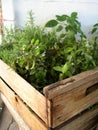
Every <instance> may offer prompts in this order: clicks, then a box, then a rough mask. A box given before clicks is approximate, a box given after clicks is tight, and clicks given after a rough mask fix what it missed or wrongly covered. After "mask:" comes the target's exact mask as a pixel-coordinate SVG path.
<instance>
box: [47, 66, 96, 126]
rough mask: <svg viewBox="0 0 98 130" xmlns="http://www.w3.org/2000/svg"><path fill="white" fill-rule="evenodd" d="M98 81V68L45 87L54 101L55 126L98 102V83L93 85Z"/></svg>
mask: <svg viewBox="0 0 98 130" xmlns="http://www.w3.org/2000/svg"><path fill="white" fill-rule="evenodd" d="M61 82H63V84H62V85H61V84H60V83H61ZM96 83H98V68H96V69H94V70H90V71H87V72H83V73H81V74H78V75H76V76H73V77H72V78H68V79H66V80H63V81H60V82H57V84H56V83H55V84H53V85H54V86H53V87H52V85H50V86H48V87H49V88H48V87H46V88H45V91H44V92H45V95H46V96H47V98H49V99H51V101H52V127H53V128H55V127H57V126H58V125H60V124H62V123H63V122H65V121H67V120H69V119H70V118H72V117H73V116H75V115H77V114H78V113H80V112H81V111H83V110H85V109H87V108H88V107H89V106H91V105H93V104H94V103H96V102H98V85H95V86H93V85H94V84H96ZM57 85H58V87H57ZM91 86H93V87H91Z"/></svg>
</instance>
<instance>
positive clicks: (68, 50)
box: [0, 12, 98, 92]
mask: <svg viewBox="0 0 98 130" xmlns="http://www.w3.org/2000/svg"><path fill="white" fill-rule="evenodd" d="M29 16H30V18H29V22H27V23H26V25H25V26H24V27H23V28H19V27H15V29H12V28H11V29H10V30H8V29H6V34H5V35H4V37H3V44H2V45H1V46H0V59H2V60H4V61H5V62H6V63H7V64H9V65H10V66H11V67H13V68H14V69H15V70H16V72H18V73H19V74H20V75H21V76H22V77H23V78H25V79H26V80H27V81H28V82H29V83H31V84H32V85H33V86H34V87H35V88H36V89H38V90H39V91H40V92H41V91H42V88H43V87H44V86H46V85H48V84H51V83H53V82H56V81H58V80H62V79H64V78H67V77H70V76H72V75H75V74H77V73H80V72H82V71H85V70H88V69H92V68H94V67H96V66H97V65H98V58H97V56H98V24H96V25H94V27H93V29H92V32H91V35H92V40H91V41H90V40H88V39H87V37H86V36H85V34H84V33H83V31H82V30H81V23H80V22H79V21H78V18H77V13H76V12H73V13H72V14H71V15H70V16H68V15H61V16H60V15H56V18H55V19H52V20H50V21H48V22H47V23H46V25H45V27H40V26H35V25H34V20H33V17H32V13H31V12H30V14H29ZM49 28H50V30H49Z"/></svg>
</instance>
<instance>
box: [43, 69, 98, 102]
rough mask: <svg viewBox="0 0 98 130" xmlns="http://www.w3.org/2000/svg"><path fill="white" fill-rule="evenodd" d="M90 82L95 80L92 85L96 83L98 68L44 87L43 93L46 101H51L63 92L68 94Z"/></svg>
mask: <svg viewBox="0 0 98 130" xmlns="http://www.w3.org/2000/svg"><path fill="white" fill-rule="evenodd" d="M92 80H93V82H94V80H95V82H94V83H97V81H98V67H96V68H95V69H92V70H89V71H86V72H82V73H80V74H77V75H75V76H72V77H71V78H67V79H64V80H61V81H58V82H56V83H53V84H51V85H48V86H46V87H44V90H43V93H44V94H45V95H46V96H47V98H48V99H53V98H54V97H56V96H58V95H60V94H62V93H64V92H68V91H70V90H72V89H74V88H77V87H79V86H82V85H85V84H86V83H88V82H91V81H92Z"/></svg>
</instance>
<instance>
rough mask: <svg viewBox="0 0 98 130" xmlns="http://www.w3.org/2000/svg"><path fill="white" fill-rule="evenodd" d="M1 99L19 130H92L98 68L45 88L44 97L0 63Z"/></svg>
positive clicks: (95, 118)
mask: <svg viewBox="0 0 98 130" xmlns="http://www.w3.org/2000/svg"><path fill="white" fill-rule="evenodd" d="M0 91H1V97H2V100H3V101H4V103H5V104H6V106H7V107H8V108H9V111H10V112H11V113H12V115H13V117H14V118H15V120H16V122H17V123H18V125H19V127H20V128H21V129H22V130H92V129H93V128H94V127H95V125H96V124H97V123H98V105H96V107H93V109H88V108H89V107H90V106H92V105H94V104H96V103H97V102H98V68H95V69H93V70H90V71H86V72H83V73H80V74H77V75H75V76H72V77H71V78H68V79H65V80H62V81H59V82H56V83H54V84H51V85H49V86H46V87H44V89H43V93H44V94H43V95H42V94H41V93H39V92H38V91H37V90H36V89H35V88H33V87H32V86H31V85H30V84H29V83H27V81H25V80H24V79H23V78H22V77H20V76H19V75H18V74H17V73H16V72H14V71H13V70H12V69H11V68H10V67H9V66H8V65H6V64H5V63H4V62H3V61H2V60H0Z"/></svg>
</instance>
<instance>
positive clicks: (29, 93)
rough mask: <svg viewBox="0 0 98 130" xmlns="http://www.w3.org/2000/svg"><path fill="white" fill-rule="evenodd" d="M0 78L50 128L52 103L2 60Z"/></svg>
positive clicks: (0, 61) (0, 62)
mask: <svg viewBox="0 0 98 130" xmlns="http://www.w3.org/2000/svg"><path fill="white" fill-rule="evenodd" d="M0 77H1V78H2V79H3V80H4V81H5V82H6V83H7V84H8V85H9V86H10V88H11V89H12V90H13V91H14V92H15V93H16V94H17V95H18V96H19V97H20V98H21V99H22V100H23V101H24V102H25V103H26V104H27V105H28V106H29V107H30V108H31V109H32V110H33V111H34V112H35V113H36V114H37V115H38V116H39V117H40V118H41V119H42V120H43V121H44V122H45V123H46V124H47V125H48V126H50V125H51V124H50V122H51V121H50V119H51V117H50V115H51V114H50V107H51V104H50V101H49V100H47V99H46V97H44V96H43V95H42V94H41V93H39V92H38V91H37V90H36V89H35V88H34V87H32V86H31V85H30V84H29V83H28V82H26V81H25V80H24V79H23V78H22V77H20V76H19V75H18V74H17V73H16V72H14V71H13V70H12V69H11V68H10V67H9V66H8V65H6V64H5V63H4V62H3V61H2V60H0Z"/></svg>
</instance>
